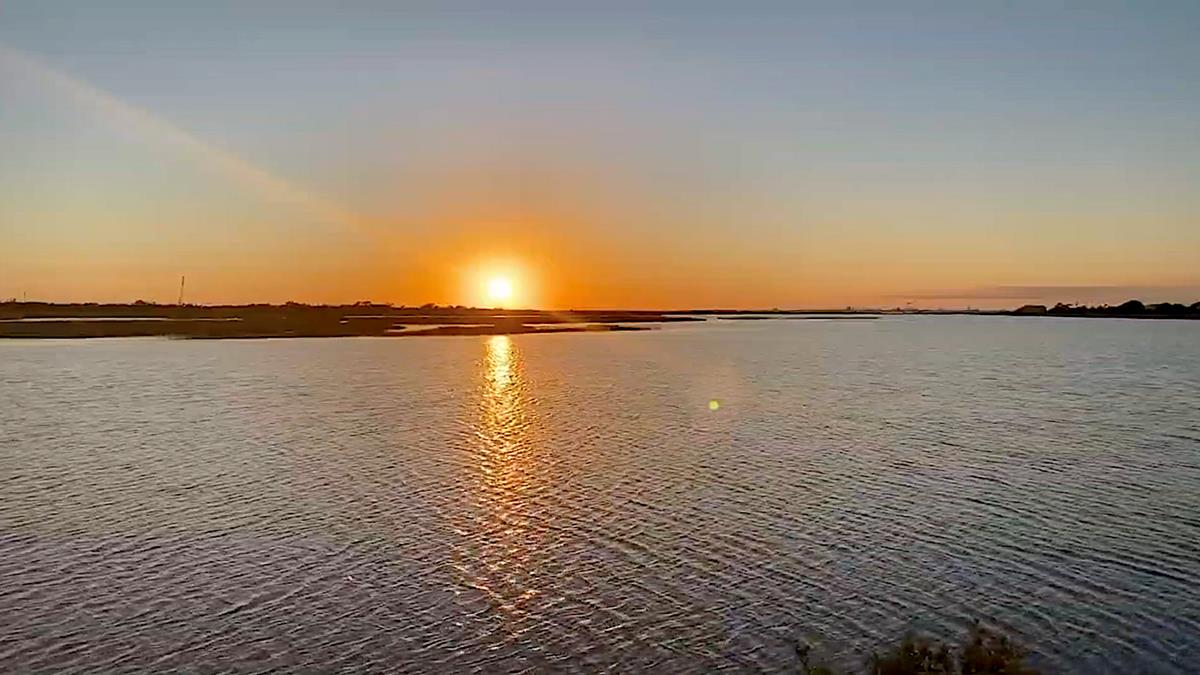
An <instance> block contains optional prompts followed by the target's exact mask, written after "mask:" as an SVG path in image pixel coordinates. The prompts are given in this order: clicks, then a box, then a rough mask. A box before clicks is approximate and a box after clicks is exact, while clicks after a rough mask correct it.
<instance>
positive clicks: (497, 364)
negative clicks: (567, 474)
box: [457, 335, 545, 632]
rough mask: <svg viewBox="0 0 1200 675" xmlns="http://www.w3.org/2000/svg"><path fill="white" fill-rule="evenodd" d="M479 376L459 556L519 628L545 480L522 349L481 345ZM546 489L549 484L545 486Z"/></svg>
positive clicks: (501, 338) (529, 590) (529, 593)
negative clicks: (468, 509) (469, 512)
mask: <svg viewBox="0 0 1200 675" xmlns="http://www.w3.org/2000/svg"><path fill="white" fill-rule="evenodd" d="M483 346H484V354H483V358H482V359H480V361H479V369H478V373H477V389H476V405H477V409H476V410H475V411H474V412H475V416H476V417H475V429H474V433H475V439H474V441H475V443H474V445H475V447H476V454H475V464H474V466H471V467H469V468H470V472H469V475H468V477H467V480H468V481H470V485H469V489H470V490H471V494H470V498H471V499H472V501H473V502H474V506H475V507H476V508H475V509H474V515H473V517H472V519H471V520H470V521H468V522H465V523H464V527H463V529H462V530H461V531H460V532H459V534H460V535H463V536H464V537H465V541H467V542H468V545H467V546H466V547H465V548H466V552H465V553H466V554H465V555H464V556H463V557H462V558H461V559H460V560H459V561H458V564H457V569H458V571H459V573H460V575H461V577H460V580H459V581H460V583H462V584H463V585H464V586H466V587H470V588H474V589H477V590H478V591H481V592H482V593H483V594H484V595H485V596H486V598H487V600H488V603H489V604H490V605H491V607H492V609H493V610H495V611H497V612H498V614H499V615H500V616H501V617H503V619H504V621H505V625H504V629H505V630H509V631H513V632H516V631H518V630H519V628H518V627H517V624H518V623H519V622H520V620H521V619H522V618H523V617H524V616H525V615H526V613H527V612H526V610H525V605H526V604H527V603H528V602H529V601H530V600H531V599H533V598H534V597H535V596H536V595H537V593H538V591H537V588H535V585H536V584H535V583H534V580H535V577H536V575H537V569H536V567H537V566H536V565H535V560H534V556H535V555H536V550H537V549H538V548H539V546H538V545H537V544H538V540H539V539H540V538H541V532H542V528H539V527H536V524H535V523H534V522H533V519H535V518H536V517H537V516H536V507H535V505H534V501H535V494H534V493H536V492H537V491H538V489H539V484H540V483H541V482H543V481H544V480H545V471H544V467H541V466H539V461H538V457H537V452H538V445H537V443H536V441H535V439H534V434H533V433H532V431H531V427H532V419H533V412H534V411H533V408H532V406H531V404H530V395H529V391H528V383H527V381H526V377H525V370H524V363H523V361H522V356H521V351H520V349H519V348H518V347H517V345H516V343H515V341H514V340H513V339H512V338H510V337H509V336H507V335H494V336H491V337H489V338H487V339H486V341H485V342H484V343H483ZM541 487H545V486H544V485H541Z"/></svg>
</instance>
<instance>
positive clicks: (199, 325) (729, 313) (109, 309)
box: [0, 300, 1200, 339]
mask: <svg viewBox="0 0 1200 675" xmlns="http://www.w3.org/2000/svg"><path fill="white" fill-rule="evenodd" d="M896 314H903V315H910V314H911V315H958V314H963V315H984V316H1047V317H1097V318H1104V317H1107V318H1128V319H1200V302H1197V303H1194V304H1191V305H1183V304H1177V303H1160V304H1150V305H1147V304H1143V303H1141V302H1139V301H1137V300H1130V301H1129V302H1125V303H1123V304H1120V305H1116V306H1109V305H1099V306H1086V305H1066V304H1062V303H1059V304H1057V305H1054V306H1052V307H1047V306H1045V305H1024V306H1022V307H1019V308H1017V309H1014V310H990V311H989V310H926V309H855V308H846V309H836V310H830V309H818V310H812V309H806V310H782V309H770V310H724V309H695V310H684V311H672V312H664V311H649V310H567V311H546V310H528V309H523V310H506V309H488V308H477V307H462V306H457V305H456V306H450V307H444V306H438V305H434V304H426V305H422V306H420V307H405V306H400V307H396V306H393V305H389V304H380V303H369V302H359V303H355V304H352V305H307V304H302V303H295V302H289V303H285V304H282V305H269V304H254V305H189V304H175V305H160V304H156V303H149V302H142V301H138V302H134V303H126V304H100V303H47V302H17V301H8V302H3V303H0V338H99V337H154V336H158V337H177V338H191V339H248V338H299V337H418V336H438V335H441V336H446V335H515V334H525V333H566V332H610V331H636V330H649V329H650V328H651V327H652V325H653V324H657V323H668V322H683V321H704V320H705V319H706V318H707V317H716V318H721V319H742V320H765V319H815V318H841V319H855V318H857V319H872V318H877V317H879V316H884V315H896Z"/></svg>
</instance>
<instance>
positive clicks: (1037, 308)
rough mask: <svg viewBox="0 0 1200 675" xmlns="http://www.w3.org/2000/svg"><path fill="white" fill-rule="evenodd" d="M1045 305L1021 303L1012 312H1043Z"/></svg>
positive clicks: (1044, 311)
mask: <svg viewBox="0 0 1200 675" xmlns="http://www.w3.org/2000/svg"><path fill="white" fill-rule="evenodd" d="M1045 313H1046V306H1045V305H1021V306H1020V307H1018V308H1017V311H1015V312H1013V314H1045Z"/></svg>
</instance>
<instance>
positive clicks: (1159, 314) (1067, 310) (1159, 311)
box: [1013, 300, 1200, 319]
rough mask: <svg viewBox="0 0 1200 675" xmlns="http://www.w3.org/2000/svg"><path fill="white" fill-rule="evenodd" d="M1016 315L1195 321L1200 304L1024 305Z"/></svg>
mask: <svg viewBox="0 0 1200 675" xmlns="http://www.w3.org/2000/svg"><path fill="white" fill-rule="evenodd" d="M1013 313H1014V314H1030V315H1039V314H1046V315H1051V316H1111V317H1142V318H1148V319H1159V318H1164V319H1175V318H1178V319H1195V318H1200V302H1195V303H1192V304H1190V305H1183V304H1180V303H1177V302H1159V303H1155V304H1150V305H1147V304H1145V303H1143V302H1142V301H1140V300H1129V301H1127V302H1123V303H1121V304H1119V305H1074V304H1068V303H1063V302H1060V303H1058V304H1056V305H1054V306H1053V307H1049V308H1047V307H1046V306H1045V305H1023V306H1022V307H1019V308H1018V309H1016V310H1015V311H1014V312H1013Z"/></svg>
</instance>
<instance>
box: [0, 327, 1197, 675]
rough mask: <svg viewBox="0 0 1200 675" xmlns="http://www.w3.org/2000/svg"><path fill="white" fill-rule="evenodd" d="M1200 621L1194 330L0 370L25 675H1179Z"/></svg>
mask: <svg viewBox="0 0 1200 675" xmlns="http://www.w3.org/2000/svg"><path fill="white" fill-rule="evenodd" d="M714 399H715V400H717V401H718V402H719V408H718V409H717V410H711V409H710V401H712V400H714ZM1198 586H1200V322H1196V323H1188V322H1176V321H1158V322H1152V321H1121V320H1087V319H1083V320H1074V319H1015V318H931V317H894V318H884V319H880V320H878V321H848V322H839V321H777V322H736V321H710V322H708V323H706V324H702V325H681V326H668V327H666V328H664V329H662V330H658V331H653V332H644V333H620V334H586V335H584V334H579V335H570V334H566V335H523V336H514V337H504V336H498V337H483V338H477V337H459V338H423V339H409V340H389V339H370V338H358V339H324V340H262V341H219V342H213V341H182V340H158V339H131V340H90V341H8V342H2V343H0V668H2V669H4V670H7V671H20V672H25V671H30V670H39V669H40V670H52V669H67V668H72V669H94V670H103V671H145V670H172V669H191V670H194V671H201V672H209V671H216V670H228V669H236V670H240V671H243V672H249V671H256V670H267V669H270V668H299V667H308V668H313V669H321V670H334V669H343V670H355V669H357V670H364V671H376V670H384V669H393V670H394V669H404V670H411V671H451V670H452V671H458V672H469V671H477V672H495V671H510V670H523V669H532V670H538V671H541V670H597V669H600V668H610V669H612V670H615V671H620V672H630V671H635V670H641V669H646V668H650V667H652V666H653V667H657V668H658V669H660V670H662V671H664V672H668V671H669V672H677V671H685V672H691V671H694V672H702V671H711V670H714V669H727V670H732V671H753V670H759V669H768V670H783V669H786V668H790V667H792V666H793V665H794V663H793V651H792V644H793V643H794V642H795V640H796V639H800V638H802V639H807V640H809V641H811V642H814V643H815V644H817V645H818V648H819V651H822V652H823V653H824V654H825V655H826V656H827V657H829V658H831V659H833V660H835V661H836V662H839V663H843V664H846V663H849V664H854V663H856V662H858V661H859V659H861V654H863V653H864V652H865V651H866V650H869V649H871V648H874V647H877V646H879V645H880V644H882V643H885V642H890V641H892V640H894V639H895V638H897V637H898V636H899V635H900V634H901V633H903V631H904V630H905V629H906V628H916V629H919V630H923V631H927V632H929V633H931V634H933V635H937V636H943V637H954V636H957V635H958V634H959V633H960V632H961V631H962V630H963V629H964V628H965V627H966V626H967V625H969V622H970V621H971V620H972V619H975V618H981V619H984V620H986V621H990V622H993V623H995V624H997V625H1000V626H1003V627H1005V628H1006V629H1007V630H1009V631H1011V632H1013V633H1014V634H1016V635H1018V636H1019V637H1020V639H1021V640H1022V641H1023V642H1025V643H1026V644H1027V645H1029V646H1031V647H1033V648H1034V650H1035V651H1036V661H1037V663H1038V665H1040V666H1042V667H1043V668H1046V669H1048V670H1051V671H1056V672H1057V671H1063V672H1067V671H1075V672H1087V671H1112V670H1127V671H1146V672H1163V673H1170V672H1180V673H1182V672H1188V671H1193V670H1194V668H1195V667H1196V664H1197V663H1200V589H1198Z"/></svg>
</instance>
